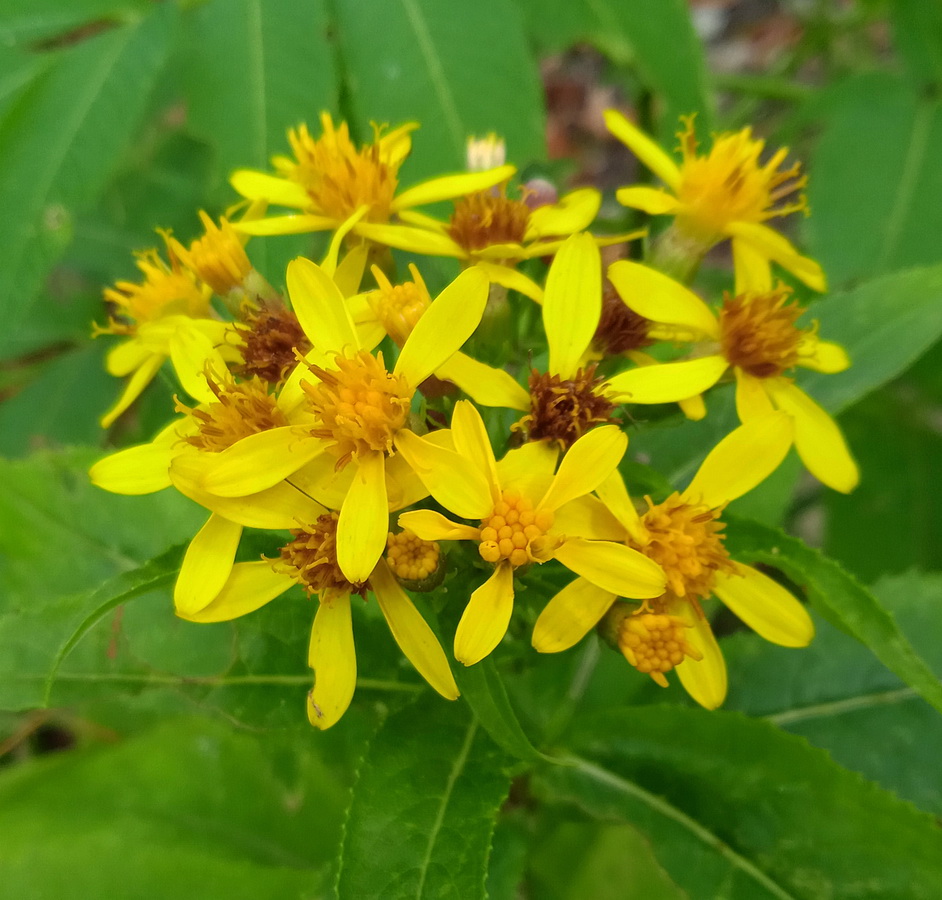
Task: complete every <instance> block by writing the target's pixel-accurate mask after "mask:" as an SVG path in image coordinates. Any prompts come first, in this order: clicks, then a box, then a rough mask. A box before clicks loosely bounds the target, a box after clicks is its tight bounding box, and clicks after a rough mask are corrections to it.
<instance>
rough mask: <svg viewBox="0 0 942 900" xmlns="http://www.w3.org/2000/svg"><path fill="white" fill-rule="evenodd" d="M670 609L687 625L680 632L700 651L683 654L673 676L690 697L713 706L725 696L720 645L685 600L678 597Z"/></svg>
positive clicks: (721, 702)
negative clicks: (697, 656)
mask: <svg viewBox="0 0 942 900" xmlns="http://www.w3.org/2000/svg"><path fill="white" fill-rule="evenodd" d="M671 613H672V614H674V615H678V616H680V617H681V618H682V619H683V620H684V621H685V622H687V623H688V624H689V625H690V626H691V627H690V628H689V629H685V631H684V636H685V637H686V639H687V640H688V641H689V642H690V644H691V645H692V646H693V647H694V648H695V649H696V650H699V651H700V654H701V655H702V656H703V659H700V660H696V659H691V658H689V657H688V658H687V659H685V660H684V661H683V662H682V663H681V664H680V665H679V666H677V677H678V678H679V679H680V683H681V684H682V685H683V686H684V688H685V690H686V691H687V693H688V694H690V696H691V697H693V699H694V700H696V701H697V703H699V704H700V705H701V706H703V707H706V708H707V709H716V708H717V707H718V706H722V705H723V701H724V700H725V699H726V689H727V679H726V661H725V660H724V659H723V652H722V651H721V650H720V645H719V644H717V643H716V638H715V637H713V629H712V628H710V623H709V622H708V621H707V620H706V619H705V618H703V617H701V616H698V615H697V613H696V611H695V610H694V609H693V607H691V605H690V604H689V603H686V602H683V601H681V603H680V605H679V606H678V608H676V609H671Z"/></svg>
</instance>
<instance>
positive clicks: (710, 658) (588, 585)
mask: <svg viewBox="0 0 942 900" xmlns="http://www.w3.org/2000/svg"><path fill="white" fill-rule="evenodd" d="M791 427H792V426H791V421H790V419H789V418H788V416H786V415H784V414H783V413H781V412H771V413H768V414H766V415H764V416H763V417H761V418H757V419H755V420H753V421H751V422H749V423H747V424H745V425H741V426H739V427H738V428H737V429H736V430H735V431H733V432H732V433H731V434H729V435H727V436H726V437H725V438H724V439H723V440H722V441H720V443H719V444H717V445H716V447H714V448H713V450H712V451H711V452H710V454H709V455H708V456H707V458H706V459H705V460H704V462H703V465H701V466H700V469H699V471H698V472H697V474H696V475H695V476H694V478H693V481H691V483H690V484H689V485H688V486H687V488H686V489H685V490H683V491H681V492H679V493H678V492H676V491H675V492H674V493H673V494H671V495H670V496H669V497H668V498H667V499H666V500H664V501H662V502H661V503H654V502H652V500H651V499H650V498H649V497H648V498H645V499H646V502H647V505H648V509H647V510H646V511H645V512H643V513H640V514H639V512H638V511H637V510H636V509H635V506H634V504H633V503H632V501H631V498H630V497H629V496H628V492H627V491H626V490H625V485H624V482H623V481H622V480H621V476H620V475H619V474H618V473H617V472H614V473H612V474H611V476H610V477H608V478H607V479H606V480H605V481H604V482H603V483H602V484H601V485H600V486H599V487H598V488H597V493H598V496H599V497H600V498H601V502H600V501H598V500H596V499H595V498H592V497H583V498H581V499H580V500H579V501H578V505H580V506H581V507H582V510H581V512H582V514H581V516H580V518H581V519H582V521H583V522H585V523H586V524H585V525H584V532H583V533H584V534H585V535H586V537H591V538H594V539H597V540H604V541H622V542H624V544H625V545H626V546H628V547H632V548H635V549H637V550H638V551H639V552H640V553H643V554H644V555H645V556H647V557H648V558H649V559H651V560H652V561H655V562H657V563H658V564H659V565H661V566H662V567H663V569H664V572H665V573H666V575H667V589H666V590H665V591H664V593H662V594H661V595H659V596H658V597H656V598H654V599H651V600H646V601H645V602H643V603H642V604H641V605H640V606H634V605H632V604H628V603H622V602H619V600H618V596H619V594H618V592H617V591H611V590H606V589H604V588H603V587H601V586H600V585H598V584H595V583H593V582H592V581H591V580H590V579H585V578H578V579H576V580H575V581H574V582H572V584H570V585H568V586H567V587H565V588H563V590H562V591H560V592H559V593H558V594H557V595H556V596H555V597H553V599H552V600H550V602H549V603H548V604H547V606H546V608H545V609H544V610H543V612H542V613H541V615H540V617H539V618H538V619H537V621H536V625H535V626H534V629H533V646H534V647H535V648H536V649H537V650H539V651H540V652H542V653H556V652H559V651H561V650H566V649H568V648H569V647H572V646H573V645H574V644H576V643H577V642H578V641H580V640H581V639H582V638H583V637H584V636H585V635H586V634H587V633H588V631H589V630H590V629H591V628H593V627H594V626H595V625H596V624H597V623H598V622H599V621H600V620H602V619H603V617H605V621H604V623H603V631H607V632H608V633H609V635H610V637H611V639H612V642H613V643H615V644H617V645H618V647H619V649H620V650H621V651H622V653H623V654H624V655H625V657H626V659H627V660H628V661H629V662H630V663H631V664H632V665H633V666H635V667H636V668H637V669H639V670H640V671H642V672H645V673H647V674H649V675H650V676H651V677H652V678H653V679H654V680H655V681H656V682H657V683H658V684H660V685H662V686H666V684H667V680H666V678H665V673H666V672H669V671H670V670H671V669H675V668H676V670H677V675H678V677H679V678H680V681H681V683H682V684H683V686H684V687H685V688H686V690H687V692H688V693H689V694H690V695H691V696H692V697H693V698H694V699H695V700H696V701H697V702H698V703H700V704H702V705H703V706H705V707H707V708H708V709H714V708H715V707H717V706H719V705H720V704H721V703H722V702H723V700H724V699H725V697H726V683H727V679H726V665H725V662H724V661H723V655H722V652H721V651H720V648H719V645H718V644H717V642H716V639H715V638H714V636H713V632H712V630H711V628H710V622H709V620H708V619H707V618H706V616H705V615H704V612H703V609H702V606H701V602H702V601H704V600H706V599H708V598H709V597H711V596H716V597H718V598H719V599H720V600H722V601H723V603H725V604H726V606H728V607H729V608H730V609H731V610H732V611H733V612H734V613H735V614H736V615H737V616H739V618H740V619H742V620H743V621H744V622H745V623H746V624H747V625H749V626H750V627H751V628H752V629H754V630H755V631H756V632H758V633H759V634H760V635H761V636H762V637H764V638H765V639H766V640H768V641H771V642H772V643H775V644H781V645H782V646H785V647H803V646H805V645H807V644H808V643H809V642H810V641H811V639H812V637H813V636H814V625H813V623H812V621H811V618H810V617H809V615H808V613H807V611H806V610H805V608H804V606H802V604H801V603H800V602H799V601H798V600H796V599H795V598H794V597H793V596H792V595H791V594H790V593H789V592H788V591H787V590H786V589H785V588H783V587H782V586H781V585H779V584H778V583H777V582H775V581H773V580H772V579H771V578H769V577H768V576H767V575H764V574H762V573H761V572H759V571H758V570H756V569H754V568H752V567H751V566H747V565H743V564H742V563H738V562H735V561H733V560H731V559H730V558H729V554H728V553H727V551H726V548H725V547H724V546H723V535H722V534H721V531H722V529H723V527H724V526H723V523H722V522H721V521H720V516H721V514H722V511H723V509H724V507H725V506H726V504H727V503H729V502H730V501H731V500H735V499H736V498H737V497H741V496H742V495H743V494H745V493H747V492H748V491H750V490H751V489H752V488H753V487H755V486H756V485H757V484H759V483H760V482H762V481H763V480H764V479H765V478H766V477H768V476H769V475H770V474H771V473H772V472H773V471H774V470H775V469H776V468H777V467H778V465H779V463H780V462H781V461H782V459H783V458H784V456H785V454H786V452H787V451H788V447H789V444H790V442H791V434H790V432H791Z"/></svg>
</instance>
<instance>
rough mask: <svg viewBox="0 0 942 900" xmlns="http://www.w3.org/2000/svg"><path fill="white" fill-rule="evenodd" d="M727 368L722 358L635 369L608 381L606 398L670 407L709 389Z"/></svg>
mask: <svg viewBox="0 0 942 900" xmlns="http://www.w3.org/2000/svg"><path fill="white" fill-rule="evenodd" d="M728 366H729V364H728V363H727V362H726V360H725V359H724V358H723V357H722V356H701V357H700V358H699V359H687V360H683V361H682V362H670V363H663V364H661V365H659V366H639V367H638V368H636V369H629V370H628V371H627V372H622V373H620V374H619V375H615V376H613V377H612V378H610V379H609V380H608V382H607V383H606V394H607V396H609V397H610V398H611V399H613V400H617V402H619V403H673V402H676V401H677V400H684V399H686V398H688V397H693V396H694V395H695V394H702V393H703V392H704V391H705V390H707V389H709V388H711V387H713V385H714V384H716V382H717V381H719V380H720V378H722V376H723V373H724V372H725V371H726V369H727V368H728Z"/></svg>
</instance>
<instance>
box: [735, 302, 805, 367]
mask: <svg viewBox="0 0 942 900" xmlns="http://www.w3.org/2000/svg"><path fill="white" fill-rule="evenodd" d="M802 312H804V310H803V309H802V308H801V307H800V306H799V305H798V303H797V302H795V301H794V300H793V299H792V298H791V291H790V290H789V289H788V288H786V287H781V288H779V289H778V290H775V291H769V292H768V293H763V294H740V295H738V296H735V297H733V296H730V295H729V294H727V295H726V297H725V298H724V300H723V308H722V309H721V310H720V316H719V319H720V343H721V345H722V348H723V355H724V356H725V357H726V359H727V360H729V363H730V365H733V366H739V368H741V369H742V370H743V371H745V372H748V373H749V374H750V375H753V376H755V377H756V378H771V377H774V376H776V375H781V374H782V373H783V372H785V371H787V370H788V369H791V368H793V367H794V366H796V365H797V364H798V357H799V348H800V346H801V344H802V342H803V341H804V340H805V337H806V335H807V334H808V333H809V332H808V329H802V328H798V327H797V326H796V324H795V323H796V322H797V320H798V317H799V316H800V315H801V314H802Z"/></svg>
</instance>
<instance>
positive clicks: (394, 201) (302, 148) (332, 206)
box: [231, 112, 515, 253]
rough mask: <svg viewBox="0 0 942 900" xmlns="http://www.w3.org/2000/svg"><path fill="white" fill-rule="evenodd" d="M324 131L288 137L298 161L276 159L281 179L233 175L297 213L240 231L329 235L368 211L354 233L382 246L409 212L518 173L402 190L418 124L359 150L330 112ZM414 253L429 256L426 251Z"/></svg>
mask: <svg viewBox="0 0 942 900" xmlns="http://www.w3.org/2000/svg"><path fill="white" fill-rule="evenodd" d="M321 128H322V132H321V136H320V137H319V138H314V137H313V136H312V135H311V133H310V132H309V131H308V129H307V126H306V125H301V126H299V127H298V128H293V129H291V130H290V131H289V132H288V140H289V142H290V144H291V149H292V151H293V154H294V155H293V157H287V156H279V157H275V158H274V160H273V163H274V166H275V169H276V171H277V174H276V175H270V174H268V173H265V172H258V171H255V170H254V169H239V170H238V171H236V172H235V173H234V174H233V176H232V179H231V182H232V186H233V187H234V188H235V189H236V190H237V191H238V192H239V193H240V194H241V195H242V196H243V197H246V198H248V199H249V200H253V201H255V200H265V201H267V202H268V203H271V204H273V205H275V206H282V207H289V208H292V209H295V210H297V212H296V213H293V214H290V215H279V216H271V217H266V218H262V219H258V220H255V221H251V222H240V223H239V224H238V225H237V226H236V227H237V230H239V231H242V232H244V233H245V234H258V235H265V234H299V233H304V232H309V231H331V230H334V229H337V228H340V227H341V226H342V225H343V223H344V222H346V221H347V220H348V219H350V217H351V216H354V215H356V214H357V212H358V211H359V210H361V209H365V215H363V216H362V218H361V219H360V221H358V222H357V224H356V225H355V226H354V227H353V229H352V231H351V234H352V235H353V236H355V237H359V238H361V239H364V240H368V241H374V242H376V243H380V244H382V243H384V241H383V240H382V229H383V227H384V226H385V225H386V224H387V223H388V222H389V221H390V220H391V219H393V218H394V217H396V216H398V215H399V214H401V213H402V212H404V211H405V210H409V209H412V208H413V207H415V206H421V205H424V204H428V203H437V202H438V201H440V200H450V199H451V198H453V197H460V196H463V195H464V194H467V193H470V192H473V191H479V190H487V189H488V188H490V187H492V186H493V185H495V184H499V183H500V182H502V181H505V180H506V179H507V178H509V177H510V176H511V175H512V174H513V173H514V171H515V169H514V167H513V166H498V167H496V168H494V169H491V170H489V171H487V172H464V173H461V174H457V175H446V176H442V177H440V178H433V179H430V180H429V181H425V182H422V183H421V184H418V185H416V186H415V187H412V188H408V189H407V190H405V191H399V190H398V188H399V168H400V166H401V165H402V164H403V162H404V161H405V160H406V158H407V157H408V155H409V153H410V151H411V149H412V138H411V137H410V132H412V131H414V130H415V129H416V128H418V125H417V124H416V123H409V124H406V125H402V126H400V127H399V128H395V129H393V130H392V131H388V132H384V129H383V128H380V127H377V126H374V135H373V140H372V141H371V142H369V143H366V144H363V145H362V146H360V147H357V146H356V144H354V142H353V141H352V140H351V138H350V131H349V127H348V125H347V123H346V122H341V123H340V124H339V125H336V126H335V125H334V122H333V119H332V118H331V116H330V114H329V113H326V112H324V113H321ZM419 238H421V235H417V236H415V240H416V241H419ZM415 249H416V251H417V252H419V253H423V252H426V250H425V249H424V246H421V245H420V246H416V247H415Z"/></svg>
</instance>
